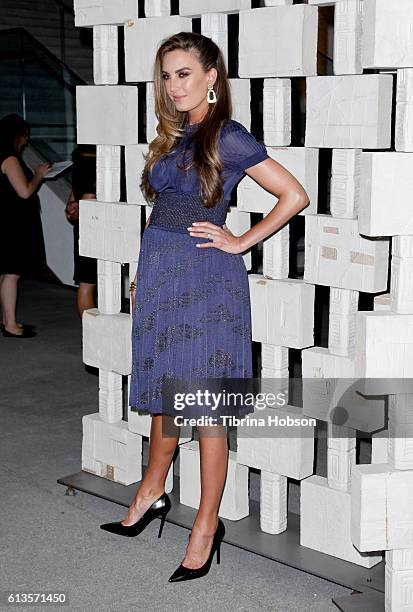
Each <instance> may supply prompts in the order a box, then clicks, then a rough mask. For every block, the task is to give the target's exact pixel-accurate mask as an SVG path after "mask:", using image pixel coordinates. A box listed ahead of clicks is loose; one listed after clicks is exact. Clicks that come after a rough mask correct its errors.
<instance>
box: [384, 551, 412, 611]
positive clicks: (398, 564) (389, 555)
mask: <svg viewBox="0 0 413 612" xmlns="http://www.w3.org/2000/svg"><path fill="white" fill-rule="evenodd" d="M385 610H386V612H390V611H391V610H394V611H395V612H410V611H411V610H413V547H412V548H411V549H410V550H389V551H386V574H385Z"/></svg>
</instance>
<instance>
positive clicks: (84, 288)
mask: <svg viewBox="0 0 413 612" xmlns="http://www.w3.org/2000/svg"><path fill="white" fill-rule="evenodd" d="M95 288H96V284H92V283H79V289H78V290H77V300H76V304H77V311H78V313H79V317H80V318H82V316H83V311H84V310H88V309H89V308H95V307H96V302H95Z"/></svg>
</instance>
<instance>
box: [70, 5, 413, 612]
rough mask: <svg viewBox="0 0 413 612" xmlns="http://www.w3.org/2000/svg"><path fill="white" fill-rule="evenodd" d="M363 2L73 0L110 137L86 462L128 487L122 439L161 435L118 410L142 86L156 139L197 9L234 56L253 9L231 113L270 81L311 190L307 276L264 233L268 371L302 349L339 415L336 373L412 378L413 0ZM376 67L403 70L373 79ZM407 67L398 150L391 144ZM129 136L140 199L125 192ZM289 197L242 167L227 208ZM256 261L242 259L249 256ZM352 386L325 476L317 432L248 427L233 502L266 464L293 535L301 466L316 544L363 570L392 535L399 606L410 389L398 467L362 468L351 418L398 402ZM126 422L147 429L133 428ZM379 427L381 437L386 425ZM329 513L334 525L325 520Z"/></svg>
mask: <svg viewBox="0 0 413 612" xmlns="http://www.w3.org/2000/svg"><path fill="white" fill-rule="evenodd" d="M322 6H335V36H334V41H335V48H334V71H335V76H317V71H316V60H317V29H318V7H322ZM363 6H364V15H363V28H361V8H362V3H361V2H360V0H337V1H336V2H333V1H332V0H309V3H308V4H307V5H292V2H291V0H265V2H264V6H263V7H262V8H257V9H251V8H250V2H249V0H248V1H247V0H220V2H217V1H216V0H213V1H211V2H208V3H207V4H205V3H204V2H200V0H191V1H189V0H181V1H180V14H179V15H174V16H171V15H170V13H169V10H170V6H169V2H165V1H164V0H156V1H154V2H149V0H148V1H147V2H146V3H145V11H146V12H145V14H146V18H145V19H142V18H139V19H138V3H137V0H114V1H113V2H107V1H106V0H96V2H93V3H92V2H91V1H90V0H76V1H75V9H76V24H77V25H79V26H83V27H93V28H94V43H95V44H94V47H95V49H94V80H95V86H90V87H79V88H78V92H77V94H78V95H77V118H78V142H79V143H85V144H96V145H98V157H97V192H98V193H97V201H96V202H95V203H90V201H89V202H88V207H87V211H86V207H85V206H83V207H82V205H81V252H82V254H85V255H88V256H94V257H96V258H98V260H99V264H98V270H99V310H98V309H92V310H90V311H87V312H86V313H85V315H84V320H83V323H84V360H85V363H89V364H90V365H95V366H96V367H99V368H100V378H99V380H100V383H99V413H98V414H96V415H88V417H85V419H84V439H83V445H84V448H83V452H82V465H83V467H84V469H86V470H90V471H93V472H94V473H98V474H99V475H101V476H103V477H106V478H111V479H114V480H117V481H118V482H127V481H131V480H130V479H131V478H137V477H140V472H139V471H140V469H141V464H140V458H139V457H138V458H137V459H136V464H135V466H134V472H133V470H132V471H131V463H130V461H131V458H132V457H134V456H133V454H130V455H129V454H128V453H126V454H123V455H122V454H121V453H119V451H116V449H117V448H118V445H119V443H120V441H121V440H123V441H125V440H126V442H127V444H129V440H135V441H136V440H138V445H139V443H141V439H142V436H143V435H148V434H149V431H148V426H149V420H148V419H144V417H143V416H141V415H136V414H132V413H131V412H130V411H129V412H130V414H129V416H130V423H129V424H126V423H123V422H122V421H121V418H122V415H121V409H120V408H121V406H122V401H121V388H120V381H121V376H122V375H127V374H129V373H130V326H131V320H130V316H129V315H125V314H123V313H120V291H119V286H120V265H121V263H129V264H130V266H131V272H130V273H131V274H133V273H134V269H136V264H137V256H138V252H139V240H140V232H141V228H140V213H141V208H140V206H145V214H146V218H147V217H148V215H149V214H150V212H151V207H150V206H148V205H146V203H145V202H144V200H143V198H142V195H141V193H140V190H139V186H138V183H139V182H140V175H141V171H142V169H143V164H144V159H143V154H144V153H146V152H147V150H148V144H140V143H138V90H137V87H136V83H137V82H145V83H146V84H147V98H146V102H147V133H146V136H147V141H148V143H149V142H150V141H151V140H152V139H153V137H154V136H155V135H156V131H155V129H156V117H155V115H154V108H153V101H154V100H153V83H152V81H153V74H152V72H151V71H152V68H153V63H152V62H150V61H148V57H154V56H155V51H156V48H157V45H158V44H159V42H160V40H161V39H163V38H165V37H166V36H168V35H169V34H172V33H174V32H177V31H180V30H186V31H191V30H192V18H193V17H200V18H201V28H202V31H203V32H204V34H206V35H208V36H210V37H211V38H213V39H214V40H215V41H216V42H217V43H218V45H219V46H220V47H221V49H222V51H223V53H224V55H225V57H226V58H227V55H226V54H227V51H228V49H227V46H228V30H227V14H229V13H239V74H238V77H237V78H232V79H230V86H231V90H232V94H233V106H234V115H233V117H234V118H235V119H236V120H238V121H240V122H241V123H243V124H244V125H245V126H246V127H247V129H250V122H251V111H250V85H251V82H250V79H252V78H264V91H263V100H262V102H263V129H264V143H265V144H266V146H267V151H268V153H269V155H270V156H271V157H273V159H275V161H279V163H281V164H283V165H284V166H285V167H286V168H287V169H288V170H290V172H292V174H294V175H295V176H297V178H298V180H300V181H301V182H302V184H303V185H304V187H305V189H306V190H307V193H308V194H309V196H310V205H309V206H308V207H307V208H306V209H305V210H304V211H302V212H301V213H300V214H301V215H303V216H304V217H305V219H306V223H305V239H306V243H305V257H306V259H305V273H304V280H297V279H289V278H288V272H289V271H288V239H289V233H288V232H289V229H288V226H287V227H286V228H284V229H283V230H282V231H280V232H278V233H277V235H276V236H273V237H272V238H271V239H269V240H267V241H266V242H265V243H264V247H263V274H262V275H260V274H250V276H249V280H250V290H251V306H252V324H253V340H255V341H257V342H261V344H262V369H261V376H262V378H263V379H266V378H271V377H274V378H284V377H286V378H287V377H288V348H289V347H290V348H300V349H305V350H303V353H302V356H303V378H306V377H308V378H316V379H317V381H318V382H320V383H321V385H320V387H319V388H318V390H316V391H315V390H314V388H313V389H311V386H310V388H309V389H307V391H306V389H305V388H304V398H303V401H304V407H303V409H302V414H303V415H308V416H316V417H318V418H322V419H324V420H326V421H329V420H331V419H332V417H333V416H334V414H333V412H332V411H333V410H334V406H335V405H336V404H335V400H337V399H338V398H340V397H341V396H342V395H343V393H345V392H346V386H345V384H344V383H345V381H342V383H343V384H340V382H338V383H337V384H335V385H331V384H330V382H331V379H333V378H336V379H340V378H342V379H346V378H348V379H350V378H352V377H359V376H361V377H370V376H372V377H376V376H377V377H385V376H394V377H398V376H402V377H410V376H411V367H410V364H411V363H413V359H412V358H411V357H412V356H413V355H410V352H411V350H410V349H411V346H412V345H413V342H412V339H411V337H410V336H411V335H412V334H411V330H412V329H413V324H412V322H411V321H410V318H411V316H412V305H413V299H412V294H411V290H410V283H409V279H410V277H411V273H412V271H413V269H412V267H411V262H412V261H413V244H412V243H411V239H410V238H409V237H410V235H413V232H412V231H411V227H410V221H411V219H410V215H409V212H410V211H409V205H408V203H409V199H410V193H411V187H412V186H411V184H410V183H411V178H410V177H411V172H410V167H411V163H410V157H409V155H410V153H411V152H412V151H413V144H412V143H413V128H412V126H413V119H412V117H413V113H412V108H413V103H412V102H411V100H412V96H413V94H412V91H413V85H412V83H413V77H412V69H413V60H412V57H413V52H412V46H411V34H410V24H411V22H412V18H413V13H412V11H413V5H412V3H411V2H410V0H394V2H391V3H390V2H388V1H387V0H364V2H363ZM118 25H124V26H125V58H126V60H125V62H126V80H127V81H129V82H131V83H133V84H132V85H130V86H129V85H117V82H118V65H117V44H118V41H117V27H116V26H118ZM363 68H379V69H381V70H382V71H383V70H384V71H390V72H391V73H390V74H383V73H382V74H362V71H363ZM396 71H397V77H396V78H397V80H396V78H395V75H396ZM392 73H394V74H392ZM298 76H301V77H307V79H306V81H307V100H306V101H307V108H306V117H307V124H306V135H305V146H303V147H290V146H289V145H290V142H291V91H292V89H291V78H294V77H298ZM395 80H396V83H395V84H396V86H397V107H396V117H395V119H396V135H395V149H396V152H394V151H390V149H391V148H392V142H391V120H392V116H391V113H392V108H391V104H392V93H393V82H394V81H395ZM108 116H110V117H111V121H110V122H108V121H107V117H108ZM122 146H124V147H125V159H126V182H127V202H126V203H121V202H120V179H121V176H120V171H121V170H120V154H121V147H122ZM319 148H331V149H333V159H332V180H331V190H330V193H331V199H330V211H331V215H326V214H317V212H318V209H317V200H318V159H319V158H318V153H319V151H318V149H319ZM368 149H373V150H374V151H372V152H369V151H368ZM377 149H381V151H378V150H377ZM389 202H391V214H390V215H389V214H388V213H389ZM276 203H277V198H276V197H275V196H274V195H273V194H270V193H267V192H265V191H264V190H263V189H261V188H260V187H259V186H258V185H257V184H256V183H255V182H254V181H253V180H252V179H250V178H249V177H245V178H244V180H243V181H242V182H241V184H240V186H239V187H238V203H237V209H233V210H230V212H229V215H228V219H227V221H228V226H229V227H230V229H231V228H233V231H239V232H242V231H245V229H247V228H248V227H249V223H250V218H249V217H250V215H249V213H261V214H263V215H266V214H268V212H269V211H270V210H271V209H272V207H273V206H274V205H275V204H276ZM92 209H93V211H92ZM88 212H90V213H92V212H94V214H95V217H96V218H94V219H91V218H89V219H88V217H87V213H88ZM390 236H393V251H392V258H393V259H392V267H391V288H390V294H389V293H385V292H388V291H389V287H388V277H387V270H388V255H389V240H390V238H389V237H390ZM371 238H374V239H371ZM248 257H249V255H246V256H244V261H245V263H246V265H247V268H248V269H249V268H250V260H249V259H248ZM315 284H320V285H326V286H329V287H330V288H331V302H330V314H329V325H330V329H329V345H328V349H326V348H321V347H314V346H313V343H314V336H313V321H314V319H313V312H314V291H315V287H314V285H315ZM360 291H362V292H369V293H381V295H379V296H376V297H375V300H374V309H375V310H374V311H372V312H370V311H369V312H358V311H357V299H358V293H359V292H360ZM308 347H311V348H308ZM323 385H324V386H323ZM352 394H353V395H352ZM348 397H349V398H350V400H351V401H350V403H349V406H347V405H346V410H347V409H348V413H347V420H346V422H345V423H344V424H343V426H342V428H341V429H340V430H337V429H335V428H334V427H333V426H331V425H330V426H329V427H330V433H331V436H330V440H329V444H328V478H327V479H322V478H320V477H319V476H311V473H312V471H311V470H312V467H310V456H311V453H312V452H313V447H312V446H311V444H310V442H312V441H311V440H309V439H308V440H306V439H301V440H300V443H301V446H300V445H299V447H297V448H296V452H295V454H294V453H293V455H292V456H291V440H290V441H289V448H288V450H289V451H290V454H288V453H287V451H286V450H285V452H284V450H281V452H279V453H278V456H277V457H275V455H274V454H273V453H274V448H272V447H271V443H273V446H277V445H278V447H279V448H278V451H279V450H280V448H281V446H280V445H281V442H280V440H277V441H276V444H274V440H273V439H272V440H269V441H268V442H267V441H265V443H264V444H262V443H261V445H260V446H259V448H258V447H256V442H254V441H251V440H248V439H246V438H244V439H241V438H240V439H239V447H238V451H237V453H233V454H231V455H230V468H229V477H228V480H227V486H226V491H225V493H224V498H223V503H222V505H221V509H220V512H221V516H226V517H227V518H230V519H232V520H238V519H240V518H242V517H243V516H246V515H247V514H248V512H249V508H248V469H249V468H248V467H247V466H249V465H251V467H252V466H259V468H258V469H261V492H260V495H261V517H260V521H261V529H262V530H263V531H265V532H268V533H280V532H281V531H283V530H284V529H285V528H286V516H287V500H286V486H287V478H288V477H297V476H300V477H302V478H304V481H303V483H302V485H301V486H302V490H301V492H302V504H303V505H302V534H301V538H302V544H303V545H304V546H310V547H311V548H314V549H316V550H320V551H322V552H324V553H326V554H332V555H335V556H338V557H340V558H342V559H346V560H348V561H351V562H354V563H357V564H359V565H362V566H364V567H372V566H373V565H375V564H376V563H378V562H379V561H380V559H381V553H380V551H381V550H384V549H386V550H391V548H393V549H394V551H393V552H392V553H390V552H389V553H388V554H387V555H386V556H387V570H386V599H387V603H386V609H387V610H397V609H398V608H397V606H398V605H399V603H400V601H401V599H400V597H401V593H402V589H403V588H404V587H403V585H409V580H411V576H410V574H411V571H412V567H411V563H410V561H409V557H408V556H407V554H406V555H405V554H404V553H403V552H400V551H401V549H403V546H404V545H403V543H402V541H403V538H404V541H405V542H406V541H409V538H410V549H411V548H412V546H411V533H412V530H413V517H412V516H411V507H413V504H412V501H413V500H412V499H411V496H410V491H411V490H412V486H411V485H412V483H411V478H412V475H413V468H412V466H411V463H410V461H411V452H412V447H411V445H410V441H409V438H408V437H406V436H405V439H404V440H402V438H401V436H400V437H398V436H393V438H394V441H393V442H392V438H391V433H393V434H394V433H395V432H396V433H397V432H398V431H399V429H400V428H404V429H405V430H408V431H409V427H410V425H411V423H410V421H409V419H408V418H405V417H406V414H405V412H403V409H404V407H405V406H406V405H410V404H409V401H410V400H409V399H408V400H406V399H405V403H403V400H400V399H399V400H398V401H396V400H394V403H393V404H392V407H393V408H398V411H397V412H400V411H401V413H402V417H399V419H396V418H393V417H394V415H395V414H396V412H395V411H393V412H392V413H391V415H392V419H391V421H390V425H389V433H388V436H389V439H388V440H387V444H386V445H384V440H385V439H384V438H380V440H381V441H382V442H383V443H382V445H381V447H380V448H381V450H380V452H378V451H377V452H376V453H375V455H374V457H373V460H374V461H377V460H378V459H379V458H380V457H382V458H384V457H385V458H386V463H377V462H376V463H373V464H372V465H370V466H368V465H367V466H365V465H363V466H357V465H355V457H354V450H355V449H354V430H355V429H362V430H364V431H366V430H367V431H368V430H369V429H368V428H369V427H370V428H371V429H373V428H374V427H376V430H377V429H380V427H384V409H383V403H382V402H379V401H378V400H377V403H374V402H372V401H371V400H369V402H366V403H365V404H363V403H357V402H356V401H355V399H356V391H355V389H351V390H350V392H349V396H348ZM347 399H348V398H347ZM406 402H407V403H406ZM291 408H294V407H291ZM403 415H404V417H403ZM403 419H404V420H403ZM125 427H126V431H127V434H129V435H130V436H134V437H133V438H122V436H124V437H125V435H126V434H125ZM113 428H115V429H113ZM344 428H347V429H344ZM366 428H367V429H366ZM398 428H399V429H398ZM134 429H135V430H136V431H133V430H134ZM343 434H347V435H344V437H343ZM188 435H189V436H190V435H191V434H188ZM184 439H186V437H184ZM412 439H413V436H412ZM375 440H376V446H377V444H378V443H379V437H377V438H376V439H375ZM139 441H140V442H139ZM284 442H285V440H284ZM380 443H381V442H380ZM105 444H106V446H105ZM108 445H109V452H108V448H106V447H107V446H108ZM181 446H182V448H181V476H182V483H187V484H185V485H183V486H181V495H182V499H181V501H182V502H183V503H187V504H188V505H190V506H192V507H194V508H195V507H197V504H199V485H200V482H199V449H198V447H197V443H194V442H189V443H184V444H181ZM254 449H255V450H254ZM124 450H125V449H124ZM300 453H301V454H300ZM138 454H139V453H138ZM242 460H243V461H245V462H246V464H245V465H244V464H242ZM254 462H255V463H254ZM297 466H298V467H297ZM300 466H301V467H300ZM293 474H295V476H292V475H293ZM350 482H351V486H350ZM171 488H172V470H170V472H169V474H168V481H167V489H168V490H171ZM350 506H351V507H352V511H351V512H350ZM384 508H386V509H387V510H389V509H390V511H389V513H388V514H386V513H383V512H382V510H383V509H384ZM350 514H351V517H352V530H351V533H350ZM320 516H322V517H324V521H323V520H321V521H320ZM325 524H328V525H330V526H331V529H327V530H324V531H321V526H322V527H323V528H324V527H325ZM343 525H344V529H343V528H342V527H343ZM338 527H340V528H338ZM353 544H357V545H358V546H359V550H357V549H356V548H355V546H354V545H353ZM370 551H379V552H378V553H377V552H373V553H371V552H370ZM366 553H368V554H366ZM409 603H410V602H407V605H409Z"/></svg>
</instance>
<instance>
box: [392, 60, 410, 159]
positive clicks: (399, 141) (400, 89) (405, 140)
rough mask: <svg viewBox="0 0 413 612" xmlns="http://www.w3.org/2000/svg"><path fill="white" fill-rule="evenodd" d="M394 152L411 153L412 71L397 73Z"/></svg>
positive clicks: (399, 71) (408, 69) (402, 70)
mask: <svg viewBox="0 0 413 612" xmlns="http://www.w3.org/2000/svg"><path fill="white" fill-rule="evenodd" d="M395 149H396V151H407V152H409V151H410V152H412V151H413V69H412V68H401V69H400V70H398V71H397V95H396V134H395Z"/></svg>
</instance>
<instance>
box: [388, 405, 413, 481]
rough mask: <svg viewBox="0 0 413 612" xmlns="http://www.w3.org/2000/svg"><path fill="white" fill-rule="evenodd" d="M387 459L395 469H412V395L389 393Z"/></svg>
mask: <svg viewBox="0 0 413 612" xmlns="http://www.w3.org/2000/svg"><path fill="white" fill-rule="evenodd" d="M388 427H389V447H388V457H389V458H388V461H389V463H390V465H391V466H392V467H393V468H395V469H397V470H413V395H412V394H403V395H402V394H400V395H389V424H388Z"/></svg>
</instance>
